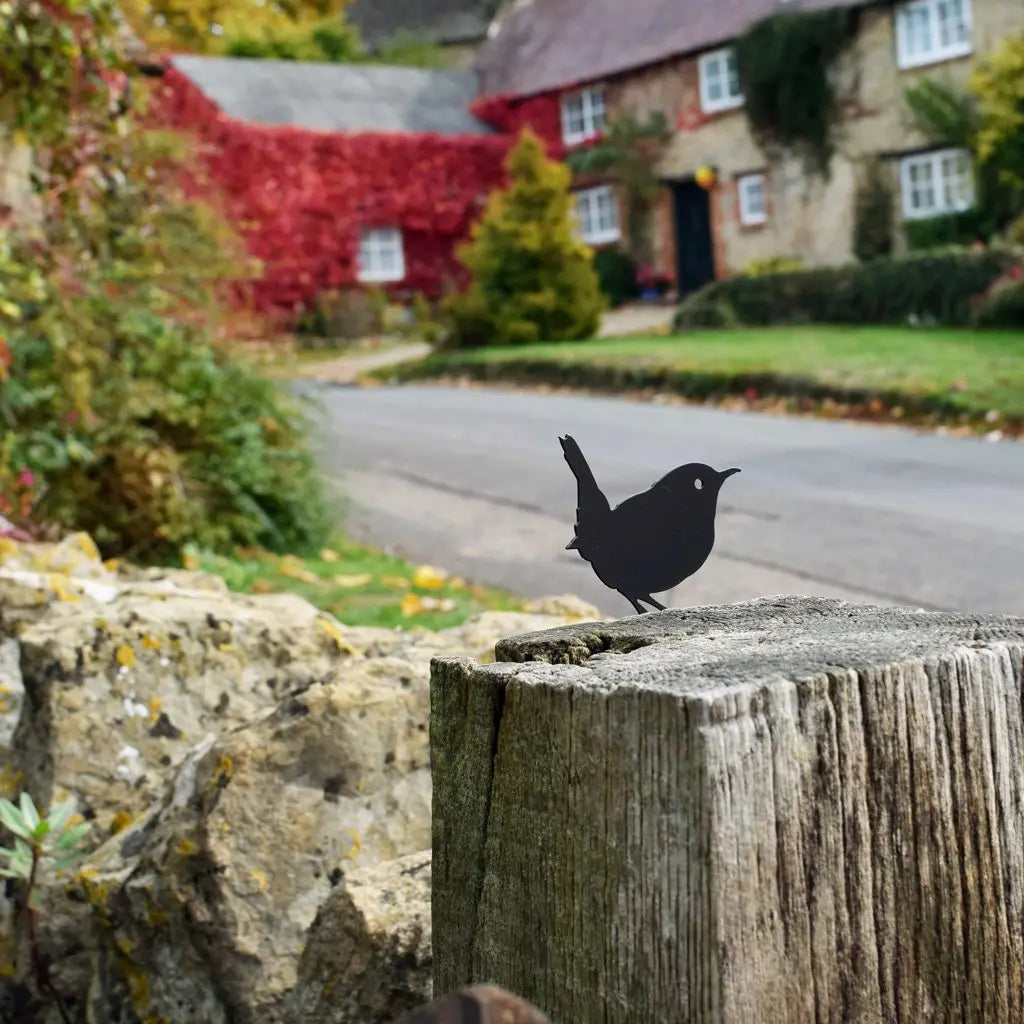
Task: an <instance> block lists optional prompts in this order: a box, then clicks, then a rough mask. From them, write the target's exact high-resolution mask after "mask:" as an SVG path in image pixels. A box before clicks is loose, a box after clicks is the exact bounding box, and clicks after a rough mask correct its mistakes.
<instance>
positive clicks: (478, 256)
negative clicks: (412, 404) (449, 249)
mask: <svg viewBox="0 0 1024 1024" xmlns="http://www.w3.org/2000/svg"><path fill="white" fill-rule="evenodd" d="M507 170H508V176H509V185H508V188H506V189H504V190H502V191H498V192H495V193H493V194H492V195H491V197H490V199H489V200H488V202H487V207H486V209H485V210H484V214H483V217H482V219H481V220H480V221H479V222H478V223H477V224H475V225H474V227H473V233H472V239H471V241H470V242H468V243H466V244H464V245H462V246H461V247H460V248H459V253H458V255H459V259H460V260H461V262H462V263H463V265H464V266H465V267H466V269H467V270H468V271H469V273H470V284H469V288H468V289H467V290H466V291H465V292H464V293H462V294H460V295H455V296H453V297H451V298H450V299H449V300H448V301H447V303H446V311H447V313H448V315H449V316H450V318H451V333H450V336H449V339H448V341H449V343H450V344H452V345H454V346H456V347H473V346H479V345H502V344H527V343H530V342H535V341H562V340H571V339H579V338H588V337H591V336H592V335H593V334H594V333H595V332H596V330H597V326H598V323H599V322H600V317H601V311H602V309H603V308H604V299H603V297H602V295H601V292H600V289H599V287H598V280H597V274H596V273H595V272H594V261H593V254H592V252H591V250H590V248H589V247H588V246H587V245H586V244H584V243H583V242H582V241H580V240H579V239H578V238H577V237H576V235H575V232H574V230H573V222H572V215H571V198H570V195H569V184H570V178H571V172H570V171H569V169H568V168H567V167H564V166H562V165H561V164H558V163H555V162H554V161H551V160H548V159H547V158H546V157H545V155H544V148H543V145H542V143H541V141H540V139H538V138H537V136H536V135H535V134H534V133H533V132H531V131H529V130H526V131H524V132H523V135H522V137H521V139H520V141H519V142H518V143H517V144H516V147H515V148H514V149H513V150H512V152H511V154H510V155H509V159H508V162H507Z"/></svg>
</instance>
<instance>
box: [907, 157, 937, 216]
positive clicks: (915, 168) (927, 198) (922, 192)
mask: <svg viewBox="0 0 1024 1024" xmlns="http://www.w3.org/2000/svg"><path fill="white" fill-rule="evenodd" d="M933 168H934V164H933V163H932V161H931V160H930V159H924V160H915V161H914V162H913V163H911V164H910V165H909V166H908V171H907V179H908V181H909V183H910V204H909V205H910V209H912V210H913V211H915V212H916V213H928V212H930V211H931V210H933V209H935V184H934V175H933Z"/></svg>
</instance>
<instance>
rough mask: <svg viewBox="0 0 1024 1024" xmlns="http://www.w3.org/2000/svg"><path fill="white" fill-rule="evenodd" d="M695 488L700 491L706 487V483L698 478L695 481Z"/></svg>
mask: <svg viewBox="0 0 1024 1024" xmlns="http://www.w3.org/2000/svg"><path fill="white" fill-rule="evenodd" d="M693 486H694V487H696V488H697V490H698V491H699V490H700V489H701V488H702V487H703V486H704V481H703V480H701V478H700V477H697V479H696V480H694V481H693Z"/></svg>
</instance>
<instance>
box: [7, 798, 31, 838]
mask: <svg viewBox="0 0 1024 1024" xmlns="http://www.w3.org/2000/svg"><path fill="white" fill-rule="evenodd" d="M0 822H3V824H4V827H5V828H8V829H10V831H11V832H13V833H14V834H15V835H16V836H21V838H22V839H31V838H32V828H33V826H31V825H29V824H28V822H27V821H26V820H25V816H24V813H23V812H22V811H21V810H19V809H18V808H17V807H15V806H14V804H12V803H11V801H10V800H6V799H3V798H0Z"/></svg>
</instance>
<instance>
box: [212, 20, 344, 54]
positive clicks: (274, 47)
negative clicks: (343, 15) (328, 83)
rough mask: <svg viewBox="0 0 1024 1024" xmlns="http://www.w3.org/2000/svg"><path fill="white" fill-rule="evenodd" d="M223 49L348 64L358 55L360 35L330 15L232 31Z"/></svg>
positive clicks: (236, 52)
mask: <svg viewBox="0 0 1024 1024" xmlns="http://www.w3.org/2000/svg"><path fill="white" fill-rule="evenodd" d="M224 53H225V54H227V56H229V57H249V58H255V59H262V60H296V61H320V62H323V63H328V64H347V63H350V62H352V61H355V60H357V59H358V57H359V38H358V36H357V35H356V33H355V31H354V30H353V29H352V28H350V27H349V26H347V25H345V24H344V22H343V21H341V19H332V20H331V21H330V22H327V23H323V24H319V25H313V26H309V25H303V24H297V25H288V26H286V27H276V28H274V29H270V28H267V27H263V28H262V29H261V31H260V32H259V33H252V32H242V33H239V34H238V35H231V36H228V37H227V38H226V39H225V41H224Z"/></svg>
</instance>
